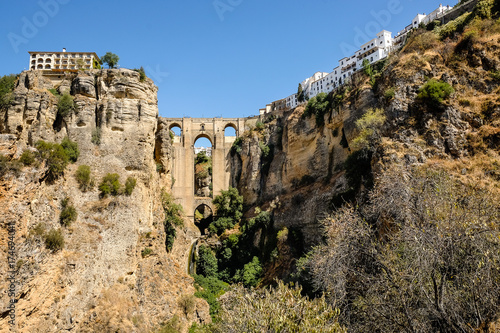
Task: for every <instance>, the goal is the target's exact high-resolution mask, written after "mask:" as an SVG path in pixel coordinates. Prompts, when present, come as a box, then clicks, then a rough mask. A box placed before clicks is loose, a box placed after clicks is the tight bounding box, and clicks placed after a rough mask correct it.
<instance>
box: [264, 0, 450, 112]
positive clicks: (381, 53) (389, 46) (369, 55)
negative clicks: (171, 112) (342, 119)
mask: <svg viewBox="0 0 500 333" xmlns="http://www.w3.org/2000/svg"><path fill="white" fill-rule="evenodd" d="M451 9H452V7H451V6H443V5H442V4H440V5H439V7H438V8H437V9H436V10H434V11H433V12H432V13H430V14H429V15H425V14H417V16H415V17H414V18H413V20H412V22H411V23H410V24H409V25H407V26H406V27H405V28H404V29H403V30H401V31H400V32H399V33H398V34H397V36H396V37H394V38H392V33H391V32H390V31H387V30H382V31H380V32H379V33H378V34H377V35H376V37H375V38H373V39H372V40H370V41H368V42H366V43H364V44H363V45H361V47H360V49H359V50H358V51H356V52H355V53H354V55H351V56H349V57H344V58H342V59H340V60H339V65H338V67H335V68H334V69H333V71H332V72H330V73H324V72H316V73H314V75H313V76H311V77H309V78H307V79H305V80H304V81H302V82H301V85H302V90H303V91H304V96H305V97H306V100H305V101H303V102H299V101H298V96H297V94H296V93H295V94H292V95H290V96H288V97H287V98H285V101H286V107H287V108H289V109H293V108H295V107H297V106H298V105H300V104H301V103H305V102H306V101H307V99H311V98H313V97H314V96H316V95H317V94H319V93H322V92H324V93H329V92H331V91H332V90H334V89H335V88H337V87H339V86H341V85H343V84H344V83H345V82H346V81H348V80H349V78H350V77H351V76H352V74H353V73H354V72H356V71H358V70H360V69H362V68H363V62H364V61H365V60H368V62H369V63H370V64H372V63H375V62H377V61H379V60H382V59H384V58H387V56H389V54H390V53H391V52H392V51H394V50H396V49H398V48H400V47H401V46H402V45H403V42H404V40H405V38H406V35H407V34H408V32H410V31H411V30H412V29H415V28H418V27H419V26H420V24H429V23H430V22H432V21H434V20H436V19H440V18H441V17H443V16H444V15H445V14H446V13H447V12H448V11H450V10H451ZM270 111H272V110H270V109H269V108H266V109H260V113H261V114H263V113H267V112H270Z"/></svg>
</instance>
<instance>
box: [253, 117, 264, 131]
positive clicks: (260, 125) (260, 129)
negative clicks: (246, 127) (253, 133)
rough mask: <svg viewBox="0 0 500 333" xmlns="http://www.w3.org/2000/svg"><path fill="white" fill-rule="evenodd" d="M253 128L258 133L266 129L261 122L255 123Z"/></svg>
mask: <svg viewBox="0 0 500 333" xmlns="http://www.w3.org/2000/svg"><path fill="white" fill-rule="evenodd" d="M255 128H256V129H257V130H258V131H262V130H263V129H264V128H266V125H264V123H263V122H261V121H260V120H259V121H257V123H256V124H255Z"/></svg>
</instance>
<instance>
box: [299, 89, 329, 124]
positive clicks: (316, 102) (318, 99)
mask: <svg viewBox="0 0 500 333" xmlns="http://www.w3.org/2000/svg"><path fill="white" fill-rule="evenodd" d="M331 107H332V103H331V101H330V100H329V98H328V95H327V94H325V93H319V94H317V95H316V96H314V97H313V98H311V99H310V100H309V102H307V105H306V108H305V110H304V114H303V117H310V116H313V115H314V116H315V119H316V126H318V127H319V126H322V125H324V123H325V114H326V113H327V112H328V111H329V110H330V109H331Z"/></svg>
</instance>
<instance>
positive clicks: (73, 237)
mask: <svg viewBox="0 0 500 333" xmlns="http://www.w3.org/2000/svg"><path fill="white" fill-rule="evenodd" d="M49 89H51V91H52V92H51V91H49ZM53 92H54V93H53ZM156 92H157V88H156V86H155V85H154V84H153V82H152V81H151V80H149V79H146V80H144V81H143V82H141V81H140V76H139V74H138V73H137V72H135V71H131V70H126V69H119V70H91V71H85V72H78V73H76V74H61V75H56V76H43V75H42V74H41V73H40V72H37V71H27V72H23V73H22V74H21V75H20V77H19V80H18V82H17V85H16V88H15V90H14V93H13V94H14V102H13V104H12V106H11V107H10V108H9V109H8V110H6V111H5V114H4V115H3V117H1V119H3V121H2V126H1V128H2V130H3V132H4V133H5V134H2V135H1V137H0V139H1V144H0V148H1V150H2V153H4V154H8V155H10V156H19V155H20V154H21V153H22V152H23V151H24V150H26V149H33V148H31V147H33V146H34V145H35V144H36V142H37V141H38V140H44V141H47V142H61V140H62V139H63V138H64V137H68V138H69V139H70V140H72V141H75V142H77V143H78V147H79V150H80V156H79V158H78V161H77V162H76V163H75V164H71V165H70V166H68V167H67V168H66V170H65V172H64V176H63V177H62V178H60V179H58V180H56V181H55V182H54V183H53V184H49V183H46V182H45V181H44V177H43V176H44V173H45V167H44V165H43V164H40V165H38V166H36V167H25V168H23V171H22V173H21V174H20V176H18V177H15V176H14V175H8V176H6V177H4V178H2V179H1V181H0V182H1V183H0V192H1V195H0V207H1V208H0V211H1V216H2V218H1V220H0V244H1V246H2V248H3V249H6V248H7V236H8V235H7V223H10V222H14V223H15V231H16V236H15V243H16V247H17V256H16V269H17V270H16V279H17V281H16V282H17V295H18V302H17V304H16V314H17V316H16V321H17V327H18V331H19V332H56V331H65V330H68V331H78V332H95V331H106V332H107V331H113V332H114V331H124V332H145V331H150V330H151V329H153V328H154V327H156V326H157V325H159V323H161V322H164V321H167V320H169V319H171V318H172V317H173V316H174V315H177V317H178V318H179V320H180V322H181V323H183V326H184V327H185V328H186V327H189V325H190V323H191V322H193V321H197V322H206V321H207V320H209V318H210V316H209V313H208V305H207V304H206V302H204V301H202V300H200V299H196V300H195V306H194V308H193V309H190V310H189V311H185V309H183V308H181V307H180V305H179V304H180V300H181V299H183V298H185V297H188V296H189V295H191V297H192V294H193V293H194V287H193V281H192V278H191V277H190V276H189V275H188V274H187V255H188V253H189V247H190V245H191V243H192V239H193V238H194V237H195V235H196V228H195V227H194V225H189V224H188V223H186V227H184V228H183V229H180V230H178V232H177V240H176V242H175V244H174V248H173V249H172V252H171V253H167V251H166V249H165V238H166V235H165V230H164V227H163V219H164V212H163V208H162V205H161V192H162V189H163V187H164V186H168V185H169V181H168V180H166V179H165V178H167V177H164V176H162V175H164V174H168V168H169V159H168V157H165V156H168V147H169V143H168V142H163V143H161V144H159V139H158V138H159V137H160V138H161V137H162V135H161V134H158V135H157V126H158V123H157V118H158V108H157V97H156ZM57 93H59V94H64V93H70V94H71V96H72V97H73V99H74V102H75V104H76V108H75V110H74V111H73V112H71V113H70V114H68V115H64V116H61V115H60V114H58V110H57V109H58V107H57V103H58V100H59V99H58V97H57V96H56V94H57ZM164 137H165V136H163V138H164ZM166 137H168V136H166ZM165 141H167V140H165ZM160 148H161V151H162V152H161V153H162V155H163V157H161V160H160V162H163V163H164V164H163V169H162V170H157V169H158V167H157V163H155V162H156V161H155V159H154V156H155V153H156V152H157V151H158V150H159V149H160ZM83 164H85V165H88V166H90V169H91V172H92V173H91V177H92V178H93V180H94V182H95V183H96V185H97V184H98V183H99V182H100V179H102V177H103V176H105V175H106V174H107V173H117V174H119V175H120V181H121V183H122V184H123V183H124V182H125V179H126V178H127V177H134V178H135V179H136V180H137V186H136V188H135V189H134V191H133V192H132V195H130V196H126V195H119V196H116V197H109V198H101V197H100V195H99V191H98V190H97V188H96V186H94V188H93V189H92V190H90V191H87V192H82V191H81V190H80V189H79V186H78V183H77V181H76V179H75V177H74V174H75V172H76V169H77V167H78V166H79V165H83ZM158 171H162V172H158ZM167 189H168V187H167ZM65 198H69V199H70V202H71V204H72V205H73V206H74V207H75V208H76V211H77V213H78V217H77V220H76V222H73V223H72V224H71V225H70V226H68V227H62V226H61V224H60V222H59V215H60V212H61V202H62V200H63V199H65ZM191 224H192V223H191ZM59 228H61V230H62V234H63V237H64V243H65V246H64V249H63V250H61V251H58V252H55V253H52V252H51V251H49V250H47V249H46V248H45V245H44V244H43V238H42V237H40V233H43V232H44V231H43V229H45V232H47V231H48V230H49V229H59ZM191 228H192V230H191ZM0 270H1V271H2V272H6V271H7V252H6V251H5V252H4V251H2V252H1V254H0ZM7 289H8V285H7V281H6V280H5V279H2V281H1V282H0V291H2V292H1V295H2V296H1V298H0V308H1V312H2V316H1V317H0V327H1V329H0V331H1V332H7V331H8V327H9V325H8V324H7V320H8V316H7V314H8V313H7V306H8V304H9V301H10V299H9V298H8V297H7V293H6V290H7Z"/></svg>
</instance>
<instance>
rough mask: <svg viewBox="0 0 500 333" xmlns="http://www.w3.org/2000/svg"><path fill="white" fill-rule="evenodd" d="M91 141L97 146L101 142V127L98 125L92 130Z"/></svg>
mask: <svg viewBox="0 0 500 333" xmlns="http://www.w3.org/2000/svg"><path fill="white" fill-rule="evenodd" d="M90 142H92V143H93V144H95V145H96V146H99V145H100V144H101V128H100V127H96V128H95V129H94V130H93V131H92V137H91V138H90Z"/></svg>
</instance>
